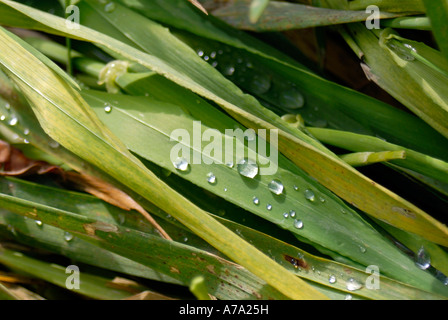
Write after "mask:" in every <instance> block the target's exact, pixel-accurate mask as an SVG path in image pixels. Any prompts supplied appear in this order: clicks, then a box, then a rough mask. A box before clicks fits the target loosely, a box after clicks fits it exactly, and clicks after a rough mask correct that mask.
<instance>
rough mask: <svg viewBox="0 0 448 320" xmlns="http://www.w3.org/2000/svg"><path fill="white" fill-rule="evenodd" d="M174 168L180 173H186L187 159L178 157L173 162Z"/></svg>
mask: <svg viewBox="0 0 448 320" xmlns="http://www.w3.org/2000/svg"><path fill="white" fill-rule="evenodd" d="M173 165H174V168H176V169H177V170H180V171H187V170H188V167H189V163H188V161H187V159H185V158H182V157H178V158H176V160H174V161H173Z"/></svg>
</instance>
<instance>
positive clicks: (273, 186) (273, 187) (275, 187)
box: [268, 179, 283, 195]
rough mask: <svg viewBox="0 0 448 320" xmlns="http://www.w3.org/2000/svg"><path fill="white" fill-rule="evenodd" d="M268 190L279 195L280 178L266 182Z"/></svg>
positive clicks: (281, 190)
mask: <svg viewBox="0 0 448 320" xmlns="http://www.w3.org/2000/svg"><path fill="white" fill-rule="evenodd" d="M268 188H269V191H271V192H272V193H274V194H276V195H280V194H282V193H283V184H282V182H281V181H280V180H278V179H274V180H272V181H271V182H269V184H268Z"/></svg>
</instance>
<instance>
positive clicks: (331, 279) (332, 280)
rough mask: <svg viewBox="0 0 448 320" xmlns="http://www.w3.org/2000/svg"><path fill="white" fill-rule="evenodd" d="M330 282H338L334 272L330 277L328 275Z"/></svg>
mask: <svg viewBox="0 0 448 320" xmlns="http://www.w3.org/2000/svg"><path fill="white" fill-rule="evenodd" d="M328 282H329V283H331V284H333V283H336V277H335V276H334V275H333V274H332V275H330V277H328Z"/></svg>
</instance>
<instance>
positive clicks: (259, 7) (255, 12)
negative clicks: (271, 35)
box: [249, 0, 269, 23]
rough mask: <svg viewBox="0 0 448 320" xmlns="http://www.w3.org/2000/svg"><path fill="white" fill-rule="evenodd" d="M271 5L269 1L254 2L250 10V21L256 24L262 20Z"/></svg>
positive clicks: (258, 0) (256, 0)
mask: <svg viewBox="0 0 448 320" xmlns="http://www.w3.org/2000/svg"><path fill="white" fill-rule="evenodd" d="M268 4H269V0H252V1H251V3H250V9H249V20H250V22H252V23H255V22H257V21H258V19H260V17H261V15H262V14H263V11H264V10H265V9H266V7H267V6H268Z"/></svg>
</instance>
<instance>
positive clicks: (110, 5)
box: [104, 2, 117, 13]
mask: <svg viewBox="0 0 448 320" xmlns="http://www.w3.org/2000/svg"><path fill="white" fill-rule="evenodd" d="M116 7H117V5H116V4H115V2H109V3H108V4H106V5H105V6H104V11H106V12H109V13H110V12H112V11H114V10H115V8H116Z"/></svg>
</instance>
